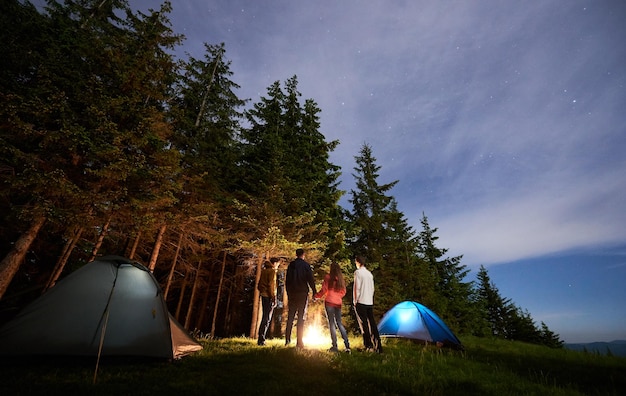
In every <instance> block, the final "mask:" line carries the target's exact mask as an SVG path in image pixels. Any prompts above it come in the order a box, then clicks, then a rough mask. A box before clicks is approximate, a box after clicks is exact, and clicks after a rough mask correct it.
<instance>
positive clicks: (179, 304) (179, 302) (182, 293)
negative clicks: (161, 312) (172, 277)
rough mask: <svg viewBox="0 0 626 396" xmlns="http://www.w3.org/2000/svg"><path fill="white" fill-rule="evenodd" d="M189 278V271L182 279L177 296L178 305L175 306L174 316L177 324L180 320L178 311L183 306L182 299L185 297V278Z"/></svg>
mask: <svg viewBox="0 0 626 396" xmlns="http://www.w3.org/2000/svg"><path fill="white" fill-rule="evenodd" d="M188 277H189V270H187V271H185V277H184V278H183V284H182V285H181V287H180V295H179V296H178V304H177V305H176V314H175V316H174V317H175V318H176V320H178V321H179V322H180V321H181V320H180V309H181V307H182V306H183V298H184V297H185V289H187V278H188Z"/></svg>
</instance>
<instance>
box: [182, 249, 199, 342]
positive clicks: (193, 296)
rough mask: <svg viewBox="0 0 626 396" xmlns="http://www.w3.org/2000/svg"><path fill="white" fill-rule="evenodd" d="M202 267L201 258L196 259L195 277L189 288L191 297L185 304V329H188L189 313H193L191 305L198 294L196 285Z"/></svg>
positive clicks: (197, 285) (197, 284)
mask: <svg viewBox="0 0 626 396" xmlns="http://www.w3.org/2000/svg"><path fill="white" fill-rule="evenodd" d="M201 267H202V260H200V261H198V268H197V269H196V279H194V281H193V286H192V288H191V297H189V305H188V306H187V316H186V317H185V326H184V327H185V329H187V330H189V323H190V322H191V314H192V313H193V305H194V301H195V299H196V294H198V287H199V286H200V268H201Z"/></svg>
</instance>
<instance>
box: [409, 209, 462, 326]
mask: <svg viewBox="0 0 626 396" xmlns="http://www.w3.org/2000/svg"><path fill="white" fill-rule="evenodd" d="M421 223H422V231H421V232H420V233H419V248H418V249H419V253H420V257H421V258H422V260H423V261H424V262H425V264H426V266H427V268H428V270H427V272H428V273H429V274H430V276H429V277H428V278H426V279H424V280H423V283H422V290H423V292H424V295H425V296H428V297H429V301H427V302H426V305H427V306H429V307H430V308H431V309H433V311H435V312H437V314H438V315H439V316H441V318H442V319H444V321H445V322H446V323H447V324H448V326H449V327H450V328H451V329H453V330H454V331H457V332H465V331H470V330H471V327H472V326H473V325H472V322H473V318H474V306H473V304H472V293H473V285H472V283H471V282H466V281H465V278H466V276H467V274H468V273H469V269H467V266H465V265H463V264H461V258H462V256H456V257H445V254H446V253H447V251H448V249H444V248H439V247H437V246H436V245H435V243H436V241H437V240H438V239H439V237H438V236H436V235H435V234H436V232H437V229H436V228H431V227H430V224H429V223H428V218H427V217H426V215H423V216H422V220H421ZM430 282H432V283H430ZM431 288H432V289H431ZM433 291H434V292H433ZM431 298H432V300H431Z"/></svg>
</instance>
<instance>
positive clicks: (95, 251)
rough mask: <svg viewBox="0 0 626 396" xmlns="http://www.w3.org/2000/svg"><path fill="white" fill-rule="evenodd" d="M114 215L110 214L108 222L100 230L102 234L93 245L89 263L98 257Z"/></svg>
mask: <svg viewBox="0 0 626 396" xmlns="http://www.w3.org/2000/svg"><path fill="white" fill-rule="evenodd" d="M112 217H113V216H109V218H108V219H107V222H106V224H104V226H103V227H102V230H100V235H98V240H97V241H96V244H95V245H94V247H93V251H92V252H91V258H89V261H87V262H88V263H90V262H92V261H94V260H95V259H96V256H97V255H98V251H99V250H100V247H102V242H103V241H104V237H105V236H106V235H107V233H108V232H109V225H110V224H111V218H112Z"/></svg>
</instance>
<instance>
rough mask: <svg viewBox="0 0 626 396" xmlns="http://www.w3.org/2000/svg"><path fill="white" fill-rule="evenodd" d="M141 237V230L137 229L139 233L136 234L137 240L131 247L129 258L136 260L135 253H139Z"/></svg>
mask: <svg viewBox="0 0 626 396" xmlns="http://www.w3.org/2000/svg"><path fill="white" fill-rule="evenodd" d="M140 239H141V231H137V235H135V242H133V247H132V248H131V249H130V252H129V253H128V259H129V260H134V259H135V253H137V246H139V240H140Z"/></svg>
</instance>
